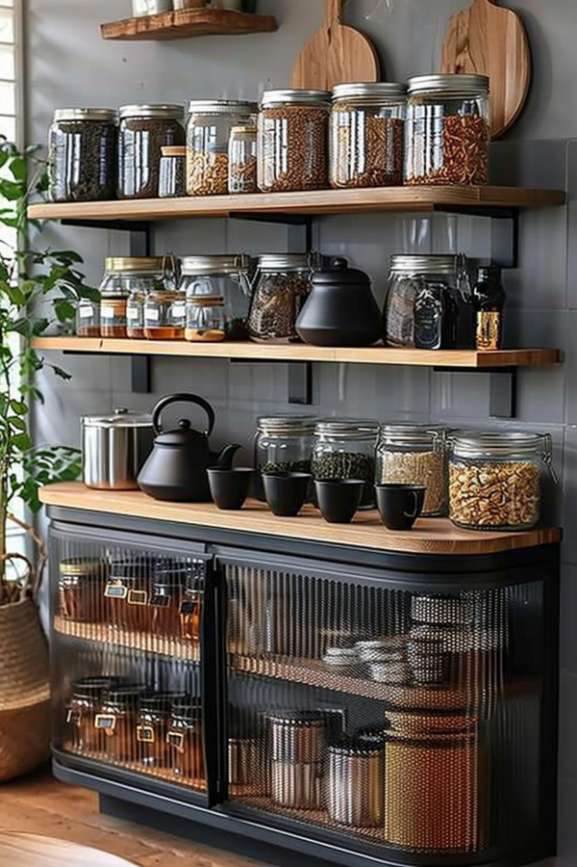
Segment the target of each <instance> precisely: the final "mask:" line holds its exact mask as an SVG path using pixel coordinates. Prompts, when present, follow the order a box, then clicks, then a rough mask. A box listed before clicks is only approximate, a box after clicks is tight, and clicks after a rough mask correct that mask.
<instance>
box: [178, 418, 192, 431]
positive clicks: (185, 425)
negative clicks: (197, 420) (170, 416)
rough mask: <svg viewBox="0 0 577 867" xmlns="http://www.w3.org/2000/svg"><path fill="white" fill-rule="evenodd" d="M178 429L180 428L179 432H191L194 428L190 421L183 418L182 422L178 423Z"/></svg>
mask: <svg viewBox="0 0 577 867" xmlns="http://www.w3.org/2000/svg"><path fill="white" fill-rule="evenodd" d="M178 427H179V430H185V431H186V430H190V429H191V427H192V425H191V423H190V419H188V418H181V419H180V421H179V422H178Z"/></svg>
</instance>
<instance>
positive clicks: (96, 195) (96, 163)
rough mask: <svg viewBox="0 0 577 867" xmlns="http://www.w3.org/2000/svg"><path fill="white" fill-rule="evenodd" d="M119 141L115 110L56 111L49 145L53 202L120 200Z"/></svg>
mask: <svg viewBox="0 0 577 867" xmlns="http://www.w3.org/2000/svg"><path fill="white" fill-rule="evenodd" d="M117 140H118V130H117V126H116V112H115V111H113V110H112V109H109V108H65V109H59V110H58V111H56V112H54V121H53V123H52V126H51V127H50V134H49V145H48V150H49V153H48V173H49V183H50V187H49V193H50V199H51V200H52V201H53V202H90V201H103V200H106V199H114V198H116V176H117V157H116V148H117Z"/></svg>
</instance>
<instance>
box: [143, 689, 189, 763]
mask: <svg viewBox="0 0 577 867" xmlns="http://www.w3.org/2000/svg"><path fill="white" fill-rule="evenodd" d="M182 698H183V696H182V695H179V694H177V693H156V694H152V695H143V696H142V697H141V698H140V701H139V707H138V714H137V717H136V742H137V745H138V761H139V763H140V764H141V765H143V766H144V767H145V768H146V769H147V770H158V769H161V768H170V764H171V750H170V746H169V744H168V742H167V739H166V736H167V734H168V729H169V723H170V717H171V711H172V706H173V704H174V703H175V702H176V701H177V700H182Z"/></svg>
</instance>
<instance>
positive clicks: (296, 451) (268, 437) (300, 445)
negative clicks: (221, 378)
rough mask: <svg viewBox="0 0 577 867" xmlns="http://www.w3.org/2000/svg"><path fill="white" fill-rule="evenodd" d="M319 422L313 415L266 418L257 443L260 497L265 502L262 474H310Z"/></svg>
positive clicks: (255, 461) (256, 453)
mask: <svg viewBox="0 0 577 867" xmlns="http://www.w3.org/2000/svg"><path fill="white" fill-rule="evenodd" d="M316 421H317V420H316V418H315V417H314V416H313V415H285V416H263V417H262V418H259V419H258V426H257V432H256V436H255V441H254V463H255V467H256V469H257V482H256V491H255V493H256V496H257V498H258V499H259V500H264V491H263V490H262V481H261V477H262V473H310V471H311V461H312V456H313V445H314V434H315V424H316Z"/></svg>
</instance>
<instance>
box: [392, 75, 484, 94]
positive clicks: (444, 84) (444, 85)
mask: <svg viewBox="0 0 577 867" xmlns="http://www.w3.org/2000/svg"><path fill="white" fill-rule="evenodd" d="M408 84H409V94H410V95H411V96H412V95H413V94H419V93H433V94H440V95H442V94H445V93H446V94H447V95H449V96H486V95H487V94H488V93H489V88H490V80H489V76H488V75H468V74H462V73H460V74H454V73H440V74H436V75H417V76H415V77H414V78H410V79H409V82H408Z"/></svg>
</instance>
